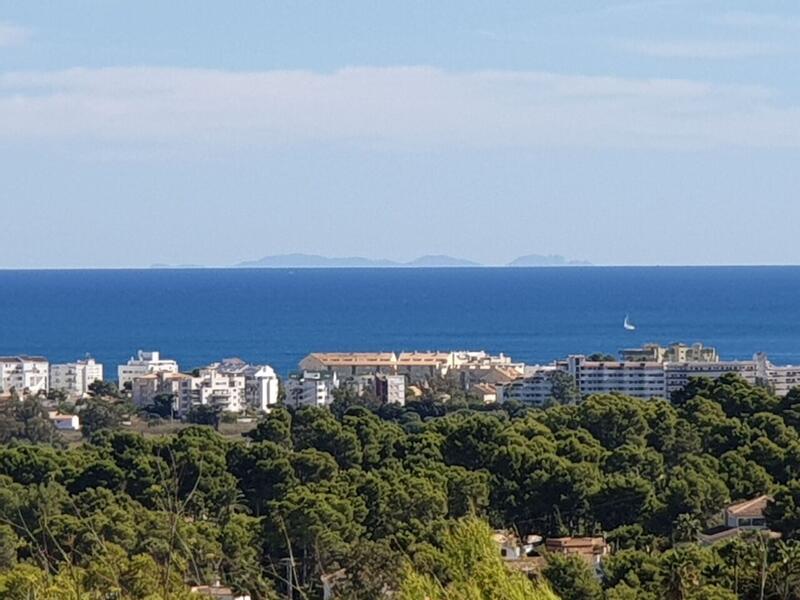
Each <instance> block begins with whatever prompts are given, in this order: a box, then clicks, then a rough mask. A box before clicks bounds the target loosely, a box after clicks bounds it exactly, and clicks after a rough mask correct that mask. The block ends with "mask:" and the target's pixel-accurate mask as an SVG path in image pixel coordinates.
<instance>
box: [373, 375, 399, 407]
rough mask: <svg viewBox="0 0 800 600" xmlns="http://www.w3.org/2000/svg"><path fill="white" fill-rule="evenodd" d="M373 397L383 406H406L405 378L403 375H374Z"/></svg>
mask: <svg viewBox="0 0 800 600" xmlns="http://www.w3.org/2000/svg"><path fill="white" fill-rule="evenodd" d="M374 386H375V395H376V396H377V397H378V399H379V400H380V401H381V402H383V403H384V404H397V405H398V406H405V404H406V378H405V376H404V375H376V376H375V382H374Z"/></svg>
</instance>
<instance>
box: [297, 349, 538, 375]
mask: <svg viewBox="0 0 800 600" xmlns="http://www.w3.org/2000/svg"><path fill="white" fill-rule="evenodd" d="M299 367H300V370H303V371H319V372H329V373H334V372H335V373H336V375H337V377H338V378H339V379H340V380H342V381H344V380H347V379H351V378H355V377H359V376H361V375H374V374H376V373H383V374H386V375H405V376H406V378H407V379H408V380H409V381H412V382H419V381H425V380H428V379H431V378H436V377H444V376H446V375H448V374H451V373H459V372H464V373H466V372H472V371H474V372H476V373H477V372H478V371H480V370H484V371H490V370H495V369H497V370H505V371H509V372H513V377H512V378H516V377H519V376H521V375H522V374H523V372H524V369H525V365H524V364H522V363H514V362H512V360H511V359H510V358H509V357H507V356H505V355H503V354H500V355H490V354H488V353H487V352H483V351H477V352H472V351H466V350H459V351H455V352H436V351H434V352H401V353H399V354H395V353H394V352H315V353H312V354H309V355H308V356H306V357H305V358H304V359H303V360H302V361H300V364H299Z"/></svg>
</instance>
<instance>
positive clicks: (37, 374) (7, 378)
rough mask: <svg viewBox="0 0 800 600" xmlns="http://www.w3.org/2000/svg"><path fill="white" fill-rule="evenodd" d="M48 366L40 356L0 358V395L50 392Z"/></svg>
mask: <svg viewBox="0 0 800 600" xmlns="http://www.w3.org/2000/svg"><path fill="white" fill-rule="evenodd" d="M49 367H50V365H49V364H48V362H47V359H46V358H44V357H42V356H27V355H21V356H0V395H4V396H8V395H10V394H11V392H12V391H15V392H16V393H18V394H19V395H20V396H22V395H23V394H25V393H28V394H33V395H35V394H39V393H45V394H46V393H47V392H48V391H49V390H50V368H49Z"/></svg>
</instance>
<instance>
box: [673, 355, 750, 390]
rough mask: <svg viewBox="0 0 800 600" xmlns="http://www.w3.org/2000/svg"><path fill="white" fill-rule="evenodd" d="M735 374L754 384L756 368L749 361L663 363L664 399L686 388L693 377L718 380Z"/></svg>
mask: <svg viewBox="0 0 800 600" xmlns="http://www.w3.org/2000/svg"><path fill="white" fill-rule="evenodd" d="M728 373H735V374H737V375H739V376H741V377H742V378H744V379H745V380H746V381H747V382H748V383H750V384H755V383H756V375H757V367H756V363H755V361H751V360H726V361H719V362H683V363H664V381H665V396H664V397H665V398H670V397H671V396H672V394H673V392H677V391H680V390H682V389H683V388H684V387H686V384H688V383H689V380H690V379H692V378H693V377H707V378H709V379H718V378H719V377H722V376H723V375H727V374H728Z"/></svg>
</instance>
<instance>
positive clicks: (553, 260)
mask: <svg viewBox="0 0 800 600" xmlns="http://www.w3.org/2000/svg"><path fill="white" fill-rule="evenodd" d="M590 265H591V263H590V262H587V261H582V260H581V261H579V260H568V259H566V258H564V257H563V256H560V255H557V254H551V255H548V256H543V255H539V254H528V255H526V256H520V257H519V258H516V259H514V260H513V261H511V262H510V263H508V264H506V265H483V264H481V263H478V262H475V261H472V260H467V259H465V258H457V257H453V256H447V255H445V254H427V255H425V256H420V257H419V258H416V259H414V260H411V261H408V262H398V261H393V260H387V259H375V258H364V257H363V256H348V257H329V256H321V255H318V254H301V253H295V254H278V255H274V256H265V257H263V258H260V259H258V260H248V261H243V262H240V263H238V264H236V265H234V267H240V268H271V269H287V268H291V269H303V268H358V267H428V268H430V267H482V266H505V267H567V266H590Z"/></svg>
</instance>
